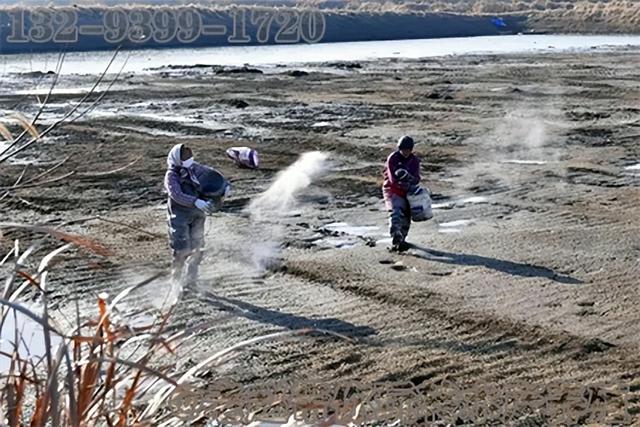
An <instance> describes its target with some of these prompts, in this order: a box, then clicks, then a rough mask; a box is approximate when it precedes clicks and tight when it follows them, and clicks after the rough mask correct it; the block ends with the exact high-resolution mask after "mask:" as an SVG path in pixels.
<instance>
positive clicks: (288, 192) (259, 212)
mask: <svg viewBox="0 0 640 427" xmlns="http://www.w3.org/2000/svg"><path fill="white" fill-rule="evenodd" d="M326 169H327V155H326V154H325V153H322V152H320V151H311V152H308V153H304V154H302V155H301V156H300V158H299V159H298V160H297V161H296V162H295V163H294V164H292V165H291V166H289V167H288V168H287V169H285V170H284V171H282V172H280V173H279V174H278V176H277V177H276V180H275V181H274V182H273V184H271V186H270V187H269V188H268V189H267V190H266V191H265V192H264V193H262V194H261V195H260V197H258V198H257V199H255V200H254V201H252V202H251V204H249V207H248V208H247V212H248V213H249V214H250V215H251V216H252V217H253V218H256V219H260V218H263V217H264V218H265V219H273V217H274V216H282V215H283V214H286V213H288V212H290V211H291V210H292V209H293V207H294V205H295V197H296V195H297V194H299V193H300V191H302V190H304V189H305V188H307V187H308V186H309V185H310V184H311V183H312V182H313V180H315V179H316V178H318V177H319V176H321V175H322V174H323V173H324V172H325V171H326Z"/></svg>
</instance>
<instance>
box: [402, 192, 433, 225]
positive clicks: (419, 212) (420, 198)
mask: <svg viewBox="0 0 640 427" xmlns="http://www.w3.org/2000/svg"><path fill="white" fill-rule="evenodd" d="M407 200H408V201H409V206H410V207H411V220H412V221H415V222H420V221H427V220H429V219H431V218H433V211H432V210H431V197H429V192H428V191H427V190H425V189H424V188H422V187H418V189H417V190H416V191H414V192H412V193H411V194H407Z"/></svg>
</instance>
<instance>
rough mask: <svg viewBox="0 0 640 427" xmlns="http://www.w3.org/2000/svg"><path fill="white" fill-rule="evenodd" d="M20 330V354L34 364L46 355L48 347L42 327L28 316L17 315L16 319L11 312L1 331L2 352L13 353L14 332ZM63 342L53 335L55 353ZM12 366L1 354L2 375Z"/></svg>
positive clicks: (0, 343)
mask: <svg viewBox="0 0 640 427" xmlns="http://www.w3.org/2000/svg"><path fill="white" fill-rule="evenodd" d="M16 328H17V330H18V332H19V334H18V339H19V340H20V337H22V340H23V341H22V342H21V343H20V345H19V347H18V354H19V355H20V357H22V358H31V359H32V360H34V363H36V362H37V360H39V359H41V358H42V357H43V356H44V355H45V354H46V351H45V349H46V346H45V342H44V332H43V330H42V327H41V326H40V325H38V324H37V323H36V322H34V321H33V320H31V319H30V318H28V317H27V316H25V315H23V314H21V313H16V316H15V317H14V315H13V311H10V312H9V314H8V315H7V317H6V320H5V323H4V325H3V326H2V331H0V351H2V352H7V353H11V352H12V351H13V348H14V346H13V341H14V339H15V336H14V332H15V330H16ZM60 342H61V339H60V337H59V336H57V335H55V334H51V347H52V350H53V351H55V349H56V347H57V345H58V344H59V343H60ZM10 365H11V361H10V360H9V359H8V358H7V357H5V356H4V355H2V354H0V374H1V373H4V372H6V371H7V370H8V369H9V366H10Z"/></svg>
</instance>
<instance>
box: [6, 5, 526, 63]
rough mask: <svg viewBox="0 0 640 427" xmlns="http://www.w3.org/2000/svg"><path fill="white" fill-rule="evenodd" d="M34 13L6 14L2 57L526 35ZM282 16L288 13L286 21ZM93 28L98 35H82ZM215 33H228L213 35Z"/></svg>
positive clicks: (402, 19)
mask: <svg viewBox="0 0 640 427" xmlns="http://www.w3.org/2000/svg"><path fill="white" fill-rule="evenodd" d="M36 10H38V11H42V9H41V8H38V9H33V8H31V9H30V8H4V9H0V54H9V53H29V52H51V51H60V50H66V51H88V50H106V49H114V48H116V47H117V46H122V47H123V48H125V49H142V48H162V47H173V48H175V47H181V46H184V47H205V46H230V45H260V44H278V43H305V42H308V43H324V42H348V41H370V40H400V39H422V38H441V37H469V36H489V35H500V34H517V33H519V32H522V31H525V30H526V28H525V23H526V17H524V16H503V17H501V18H500V19H499V20H496V19H494V17H493V16H488V15H487V16H470V15H461V14H451V13H413V12H411V13H396V12H378V13H376V12H351V11H344V12H335V11H315V12H314V11H311V10H303V9H295V8H287V9H268V8H255V7H254V8H242V9H238V8H227V9H212V8H205V7H196V8H194V7H192V6H189V7H182V8H180V7H159V8H153V7H137V8H132V7H117V8H113V7H91V8H78V7H73V8H70V7H58V8H55V9H54V8H49V9H47V10H45V11H44V13H45V15H38V16H39V17H42V16H45V20H49V19H50V18H51V22H54V24H52V26H51V27H50V28H49V29H48V30H47V31H44V30H43V29H42V27H38V26H37V24H34V22H36V21H33V22H32V19H36V18H32V16H33V17H35V16H36V15H32V13H33V12H34V11H36ZM23 12H24V13H23ZM283 14H288V15H287V16H288V18H285V17H284V15H283ZM143 15H144V16H147V17H151V18H149V19H151V20H150V21H149V22H150V23H149V25H147V26H146V28H147V29H146V30H143V32H145V33H144V34H143V35H142V36H141V37H139V38H137V39H136V37H138V36H137V35H136V34H140V33H137V32H136V31H137V30H135V29H133V27H132V26H133V24H132V22H134V21H135V20H138V19H139V16H143ZM161 15H162V16H164V17H165V18H166V20H165V21H162V19H164V18H160V16H161ZM76 17H77V21H76V23H75V25H73V24H72V22H73V21H75V20H76ZM37 19H39V18H37ZM192 19H196V21H192ZM265 19H270V21H269V25H265V24H264V23H265ZM126 20H128V21H129V22H125V21H126ZM63 22H66V24H63ZM193 22H196V23H195V24H194V23H193ZM167 25H168V27H167ZM181 25H182V26H183V27H184V28H183V27H180V26H181ZM63 26H64V27H63ZM214 26H216V28H217V29H216V30H214V29H213V27H214ZM88 27H92V31H93V32H94V33H96V34H88V32H91V31H83V30H79V29H81V28H88ZM125 27H126V28H125ZM63 28H64V29H63ZM216 31H217V32H218V33H222V32H224V34H218V35H215V34H213V33H214V32H216ZM48 33H50V34H48ZM178 34H180V36H178ZM132 40H137V41H132Z"/></svg>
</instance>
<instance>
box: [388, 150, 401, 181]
mask: <svg viewBox="0 0 640 427" xmlns="http://www.w3.org/2000/svg"><path fill="white" fill-rule="evenodd" d="M393 157H394V154H391V155H390V156H389V157H387V162H386V164H385V169H386V170H387V179H388V180H389V182H390V183H391V184H393V185H398V178H396V171H397V170H398V165H397V164H396V162H394V161H393Z"/></svg>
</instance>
